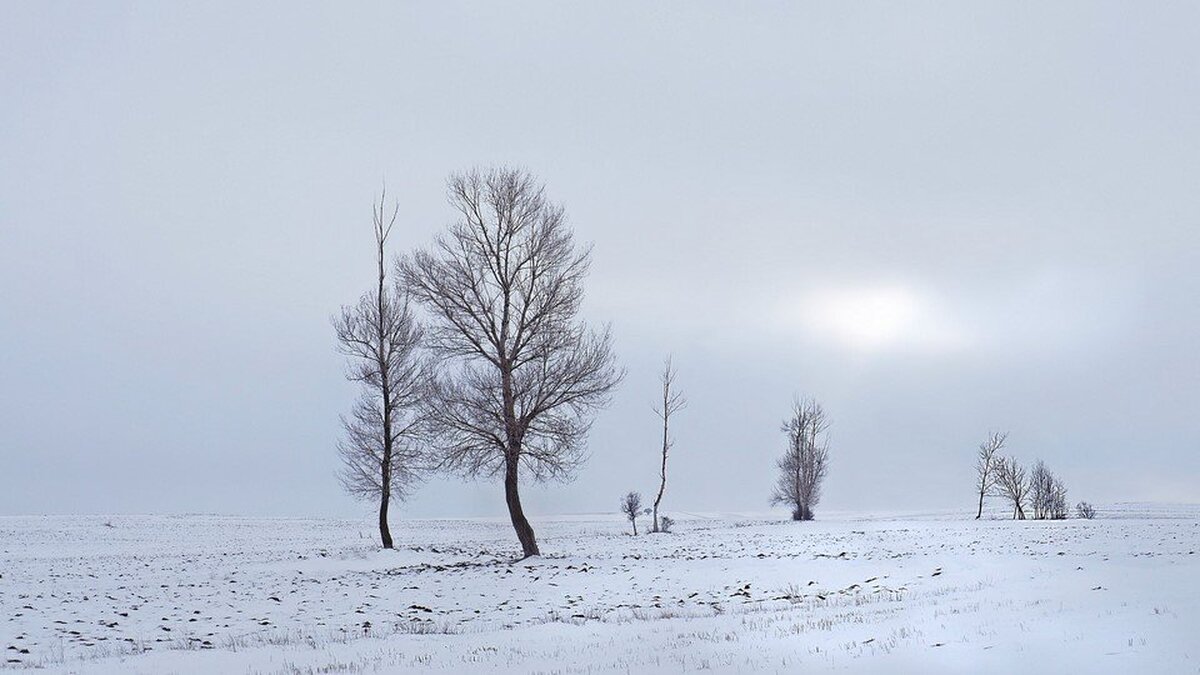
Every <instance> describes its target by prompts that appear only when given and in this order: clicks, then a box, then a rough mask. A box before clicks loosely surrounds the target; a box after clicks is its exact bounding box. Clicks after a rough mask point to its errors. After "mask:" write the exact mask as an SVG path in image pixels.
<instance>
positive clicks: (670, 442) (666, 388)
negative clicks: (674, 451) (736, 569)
mask: <svg viewBox="0 0 1200 675" xmlns="http://www.w3.org/2000/svg"><path fill="white" fill-rule="evenodd" d="M675 375H676V372H675V367H674V365H673V364H672V363H671V357H670V356H668V357H667V359H666V361H664V362H663V369H662V372H661V373H660V374H659V381H660V382H661V383H662V402H661V403H660V404H659V405H657V406H655V408H654V412H655V413H656V414H658V417H659V419H661V420H662V467H661V470H660V472H659V478H660V480H659V483H658V495H657V496H656V497H655V498H654V515H653V518H654V520H653V522H652V523H651V524H650V531H651V532H659V531H660V528H659V522H658V507H659V504H661V503H662V498H663V493H664V492H666V489H667V452H668V451H669V450H670V449H671V447H672V446H674V445H675V441H674V439H672V438H671V433H670V425H671V416H672V415H674V414H675V413H677V412H679V411H680V410H683V409H684V408H685V407H687V399H686V398H684V396H683V392H681V391H678V390H676V389H674V386H675Z"/></svg>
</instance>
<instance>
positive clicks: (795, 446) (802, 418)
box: [771, 399, 829, 520]
mask: <svg viewBox="0 0 1200 675" xmlns="http://www.w3.org/2000/svg"><path fill="white" fill-rule="evenodd" d="M828 429H829V420H828V418H827V417H826V416H825V410H824V409H823V408H822V407H821V404H819V403H817V402H816V401H814V400H812V399H807V400H804V401H800V400H797V401H796V402H795V404H794V406H793V408H792V416H791V417H790V418H789V419H788V420H787V421H786V422H784V423H783V432H784V433H785V434H786V435H787V438H788V448H787V451H786V452H785V453H784V455H783V457H780V458H779V460H778V461H777V462H776V465H777V466H778V467H779V479H778V481H777V482H776V484H775V492H774V494H772V495H771V503H772V504H787V505H788V506H790V507H791V508H792V520H812V518H813V507H815V506H816V505H817V503H818V502H819V501H820V500H821V482H822V481H823V480H825V473H826V472H827V471H828V468H829V440H828V438H827V435H826V432H827V431H828Z"/></svg>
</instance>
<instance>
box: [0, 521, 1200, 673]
mask: <svg viewBox="0 0 1200 675" xmlns="http://www.w3.org/2000/svg"><path fill="white" fill-rule="evenodd" d="M672 515H675V516H678V517H679V521H680V522H679V523H678V525H677V532H675V533H672V534H666V535H649V536H640V537H637V538H633V537H630V536H629V535H628V534H626V533H625V532H624V530H625V525H624V524H623V523H621V522H620V521H619V520H618V519H617V518H616V517H615V516H595V517H574V518H558V519H550V520H542V521H535V527H536V528H537V531H538V535H539V539H540V543H541V546H542V550H543V552H545V553H546V554H547V555H545V556H544V557H542V558H540V559H533V560H530V561H525V562H520V563H515V564H514V563H512V562H511V560H512V558H514V557H515V551H516V548H515V540H514V538H513V535H512V531H511V529H510V528H509V527H508V525H507V524H506V523H505V522H503V521H500V520H497V521H450V520H444V521H415V522H414V521H403V520H397V521H396V522H395V526H394V529H393V532H394V534H395V535H396V538H397V541H398V543H399V544H398V545H399V546H400V548H399V549H398V550H396V551H390V552H384V551H379V550H377V549H376V547H375V545H374V539H373V536H374V533H373V531H372V530H371V527H370V524H369V523H366V522H357V521H354V522H347V521H327V520H284V519H249V518H228V517H217V516H184V517H154V516H144V517H129V516H114V517H112V518H106V517H94V516H88V517H15V518H0V575H2V576H0V649H3V650H4V651H3V654H4V656H3V658H2V659H0V661H3V662H6V665H7V666H8V667H10V668H23V667H29V666H41V667H44V668H45V669H47V670H49V671H53V672H78V673H173V672H178V673H211V672H230V673H238V672H254V673H318V672H319V673H339V672H391V671H404V672H407V671H410V670H412V671H425V670H428V671H438V672H493V671H502V672H522V673H524V672H546V673H589V672H620V673H627V672H628V673H642V672H680V671H691V670H711V671H718V672H731V671H735V672H743V671H756V672H757V671H762V672H779V673H788V672H797V671H799V670H802V669H803V670H810V671H811V670H816V671H843V672H879V671H886V672H922V673H929V672H943V671H945V672H964V671H968V670H969V671H971V672H997V673H1000V672H1012V671H1013V670H1015V669H1017V668H1020V669H1022V670H1024V671H1026V672H1173V673H1196V672H1200V641H1197V639H1196V634H1197V630H1198V629H1200V576H1198V573H1200V555H1197V550H1198V549H1200V508H1197V507H1187V506H1177V507H1166V506H1153V505H1149V506H1147V505H1123V506H1117V507H1110V508H1107V509H1102V511H1101V513H1100V517H1099V518H1098V519H1097V520H1094V521H1079V520H1071V521H1066V522H1036V523H1035V522H1021V523H1017V522H1011V521H1005V520H985V521H982V522H975V521H973V520H969V519H963V518H961V517H952V516H948V515H943V516H937V515H924V516H915V515H912V514H909V515H907V516H905V515H896V516H892V517H885V516H879V515H877V516H871V517H868V516H855V515H849V514H820V515H821V516H822V517H823V520H820V521H816V522H812V523H804V524H798V523H790V522H784V521H777V520H768V519H766V518H764V517H749V516H735V515H729V516H711V517H701V516H690V517H689V516H684V515H680V514H672Z"/></svg>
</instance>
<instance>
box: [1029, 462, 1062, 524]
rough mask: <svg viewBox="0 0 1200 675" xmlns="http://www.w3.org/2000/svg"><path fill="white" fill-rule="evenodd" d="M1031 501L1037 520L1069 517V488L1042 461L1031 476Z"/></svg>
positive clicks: (1036, 465)
mask: <svg viewBox="0 0 1200 675" xmlns="http://www.w3.org/2000/svg"><path fill="white" fill-rule="evenodd" d="M1029 499H1030V503H1031V505H1032V506H1033V517H1034V519H1035V520H1062V519H1064V518H1066V517H1067V488H1066V486H1065V485H1063V482H1062V480H1060V479H1059V478H1058V476H1055V475H1054V473H1053V472H1051V471H1050V469H1048V468H1046V464H1045V462H1043V461H1041V460H1040V459H1039V460H1038V462H1037V464H1034V466H1033V471H1031V472H1030V474H1029Z"/></svg>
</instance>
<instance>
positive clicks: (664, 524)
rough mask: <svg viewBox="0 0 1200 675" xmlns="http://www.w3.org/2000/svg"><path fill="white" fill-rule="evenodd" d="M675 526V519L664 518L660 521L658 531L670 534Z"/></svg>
mask: <svg viewBox="0 0 1200 675" xmlns="http://www.w3.org/2000/svg"><path fill="white" fill-rule="evenodd" d="M674 524H675V521H674V520H673V519H671V518H668V517H666V516H662V517H660V518H659V519H658V531H659V532H670V531H671V526H672V525H674Z"/></svg>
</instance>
